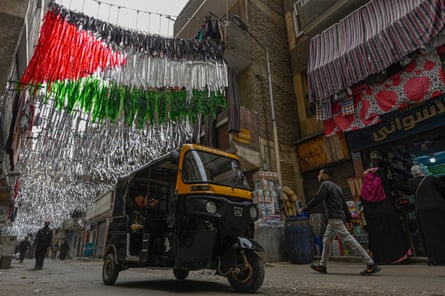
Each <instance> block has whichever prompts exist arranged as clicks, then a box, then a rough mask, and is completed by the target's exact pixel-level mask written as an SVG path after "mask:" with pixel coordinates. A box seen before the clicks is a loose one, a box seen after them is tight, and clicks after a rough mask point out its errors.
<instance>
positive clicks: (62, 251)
mask: <svg viewBox="0 0 445 296" xmlns="http://www.w3.org/2000/svg"><path fill="white" fill-rule="evenodd" d="M69 249H70V246H69V245H68V241H67V240H66V239H65V240H64V241H63V244H62V245H61V246H60V254H59V259H60V260H65V259H66V257H67V256H68V251H69Z"/></svg>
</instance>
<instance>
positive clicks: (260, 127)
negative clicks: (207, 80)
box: [174, 0, 300, 190]
mask: <svg viewBox="0 0 445 296" xmlns="http://www.w3.org/2000/svg"><path fill="white" fill-rule="evenodd" d="M234 16H237V17H238V18H239V19H241V21H242V22H243V23H244V24H245V25H247V27H246V28H244V29H242V28H240V27H239V26H237V25H236V24H235V23H234V21H233V17H234ZM207 20H210V21H211V22H212V23H213V22H215V21H216V22H218V26H219V28H220V32H221V38H222V41H223V43H224V46H225V55H224V57H225V59H226V61H227V65H228V67H229V69H230V73H231V77H229V81H230V82H229V89H232V88H235V95H234V96H235V97H236V98H235V99H234V100H233V99H230V98H229V99H228V102H229V103H228V107H227V111H226V112H222V113H220V114H219V115H218V117H217V119H216V120H215V122H210V123H206V124H205V125H204V126H205V127H204V128H203V129H202V133H201V135H202V138H203V139H204V141H203V142H204V144H210V145H211V146H216V147H218V148H220V149H224V150H227V151H230V152H234V153H236V154H238V155H239V156H240V157H241V159H242V164H243V166H244V167H245V168H246V169H247V170H248V171H249V174H251V175H253V174H254V173H255V172H256V171H258V170H265V171H277V168H278V169H279V170H280V171H281V177H282V183H283V184H285V185H287V186H289V187H291V188H292V189H294V190H297V188H298V183H297V176H298V174H299V168H298V163H297V159H296V156H295V149H294V144H293V143H294V142H295V141H296V140H297V139H298V138H299V134H300V127H299V122H298V120H297V118H296V114H297V112H296V111H297V104H296V99H295V94H294V90H293V84H292V75H291V73H292V72H291V67H290V56H289V51H288V46H287V33H286V23H285V21H284V11H283V3H282V1H276V0H274V1H247V0H239V1H233V0H231V1H229V0H227V1H214V0H208V1H193V0H192V1H189V2H188V4H187V5H186V6H185V7H184V9H183V10H182V12H181V13H180V15H179V16H178V18H177V20H176V21H175V26H174V35H175V37H176V38H193V37H194V36H198V32H199V31H200V30H201V29H202V28H203V27H205V22H206V21H207ZM267 52H268V53H269V57H270V63H269V65H270V72H268V67H267V65H268V63H267V57H266V53H267ZM268 73H270V77H271V85H272V87H271V89H270V88H269V81H268ZM270 91H272V95H271V94H270ZM229 92H230V91H228V93H229ZM271 98H272V101H273V106H274V112H272V110H271ZM272 113H274V115H275V119H276V120H275V123H276V131H277V142H278V143H275V142H274V130H273V120H272V119H273V114H272ZM209 125H210V127H212V130H209ZM211 133H214V135H213V140H212V141H206V139H208V135H209V134H211ZM206 135H207V137H206ZM276 144H277V145H276ZM275 145H276V146H278V148H279V153H278V154H277V153H276V150H275V148H274V147H275ZM277 157H278V158H280V159H279V161H278V162H279V164H277V159H276V158H277Z"/></svg>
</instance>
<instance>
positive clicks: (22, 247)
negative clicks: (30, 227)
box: [19, 236, 31, 263]
mask: <svg viewBox="0 0 445 296" xmlns="http://www.w3.org/2000/svg"><path fill="white" fill-rule="evenodd" d="M30 249H31V243H30V242H29V238H28V237H27V236H26V237H25V239H24V240H22V241H21V242H20V244H19V253H20V255H19V260H20V263H23V259H25V255H26V252H28V251H29V250H30Z"/></svg>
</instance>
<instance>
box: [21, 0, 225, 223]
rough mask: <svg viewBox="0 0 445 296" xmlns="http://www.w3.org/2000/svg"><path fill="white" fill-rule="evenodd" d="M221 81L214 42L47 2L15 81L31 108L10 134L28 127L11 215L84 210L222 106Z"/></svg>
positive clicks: (35, 217) (57, 217)
mask: <svg viewBox="0 0 445 296" xmlns="http://www.w3.org/2000/svg"><path fill="white" fill-rule="evenodd" d="M227 84H228V81H227V67H226V65H225V63H224V61H223V46H222V44H221V43H220V42H216V41H212V40H202V41H200V40H195V39H191V40H182V39H165V38H162V37H160V36H157V35H144V34H141V33H140V32H135V31H130V30H125V29H123V28H120V27H118V26H115V25H112V24H109V23H106V22H103V21H100V20H97V19H95V18H93V17H90V16H87V15H84V14H82V13H78V12H73V11H70V10H68V9H66V8H64V7H63V6H61V5H58V4H56V3H54V2H52V3H51V4H50V9H49V11H48V12H47V14H46V15H45V17H44V21H43V24H42V27H41V34H40V37H39V41H38V44H37V46H36V49H35V52H34V55H33V57H32V60H31V62H30V64H29V65H28V67H27V69H26V71H25V73H24V75H23V76H22V78H21V81H20V85H19V86H20V89H21V90H23V91H22V94H21V100H22V101H23V102H24V103H23V110H20V113H21V114H31V113H32V116H31V117H29V118H28V117H27V118H26V119H21V120H19V121H20V122H21V123H20V125H18V126H17V127H16V130H17V131H18V132H17V134H18V135H24V134H25V130H24V126H27V125H31V126H32V132H31V136H29V137H24V138H22V142H23V144H24V149H23V151H22V153H21V155H20V160H19V162H18V163H17V166H16V167H17V170H19V171H20V172H21V176H20V180H19V181H20V186H19V188H18V190H17V207H18V211H17V216H16V221H17V224H18V225H41V224H42V223H43V221H44V220H46V219H51V220H52V222H53V225H54V226H55V227H59V226H61V225H62V223H63V221H64V220H66V219H67V215H68V213H70V212H72V211H86V209H87V208H89V207H91V205H92V203H93V202H94V200H95V198H96V196H97V193H98V192H103V191H104V190H107V189H109V188H111V187H112V186H113V184H115V182H116V181H117V179H118V178H119V176H121V175H123V174H126V173H128V172H130V171H132V170H134V169H135V168H138V167H139V166H140V165H142V164H144V163H146V162H148V161H151V160H153V159H155V158H156V157H159V156H161V155H163V154H165V153H167V152H170V151H172V150H174V149H176V148H177V147H179V146H180V145H181V144H182V143H185V142H188V141H190V139H191V134H192V130H193V129H192V124H191V123H193V122H195V121H196V120H198V118H204V117H205V116H216V112H217V110H218V109H222V108H225V105H226V101H225V96H224V92H225V87H226V86H227ZM30 110H32V112H31V113H30ZM26 122H28V123H27V124H26ZM17 224H15V225H17Z"/></svg>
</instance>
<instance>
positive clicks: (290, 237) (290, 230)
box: [284, 216, 314, 264]
mask: <svg viewBox="0 0 445 296" xmlns="http://www.w3.org/2000/svg"><path fill="white" fill-rule="evenodd" d="M284 233H285V236H286V241H287V251H288V255H289V261H290V262H291V263H294V264H308V263H311V262H312V261H313V260H314V235H313V233H312V228H311V225H310V224H309V221H308V218H307V217H304V216H301V217H300V216H294V217H287V218H286V220H285V223H284Z"/></svg>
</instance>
